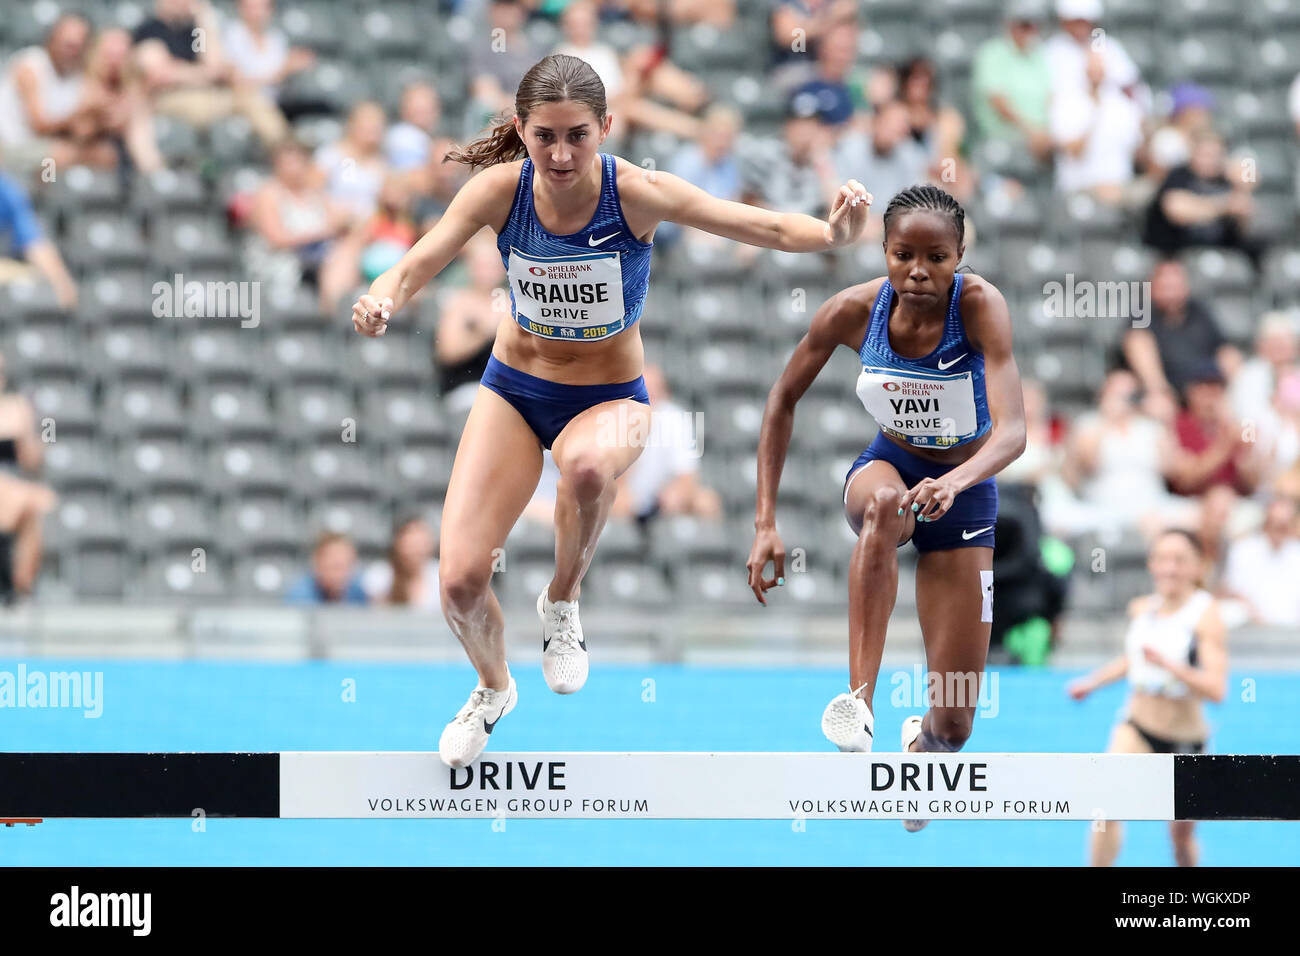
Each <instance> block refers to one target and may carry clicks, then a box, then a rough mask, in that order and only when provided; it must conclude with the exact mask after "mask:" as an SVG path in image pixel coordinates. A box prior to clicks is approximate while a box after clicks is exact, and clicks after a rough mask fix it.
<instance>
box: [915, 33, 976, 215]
mask: <svg viewBox="0 0 1300 956" xmlns="http://www.w3.org/2000/svg"><path fill="white" fill-rule="evenodd" d="M898 91H899V99H900V100H901V101H902V103H903V105H904V106H905V107H907V118H908V131H909V133H910V135H911V139H912V142H913V143H915V144H916V145H917V147H919V148H920V150H921V152H922V153H924V154H925V156H926V157H927V159H928V161H929V164H930V166H929V178H930V180H931V181H932V182H936V183H941V184H942V185H943V188H944V189H945V190H947V191H948V192H949V193H951V194H952V195H953V196H955V197H956V198H957V199H958V200H959V201H961V202H966V201H967V200H969V199H970V197H971V194H972V193H973V192H974V188H975V171H974V169H973V168H972V167H971V166H970V164H969V163H967V162H966V160H965V159H963V158H962V140H963V139H965V137H966V121H965V120H964V119H963V118H962V115H961V113H959V112H958V111H957V110H955V109H953V107H952V106H950V105H948V104H946V103H942V102H940V100H939V83H938V79H937V77H936V76H935V70H934V63H932V62H931V61H930V60H928V59H927V58H925V57H923V56H918V57H914V58H912V59H911V60H908V61H907V62H906V63H904V64H903V66H902V67H901V68H900V69H899V82H898Z"/></svg>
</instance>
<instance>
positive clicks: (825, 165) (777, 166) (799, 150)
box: [739, 94, 874, 216]
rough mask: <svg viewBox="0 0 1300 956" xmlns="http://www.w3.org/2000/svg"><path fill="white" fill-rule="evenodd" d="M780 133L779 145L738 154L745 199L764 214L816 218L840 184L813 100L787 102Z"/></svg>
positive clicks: (758, 144)
mask: <svg viewBox="0 0 1300 956" xmlns="http://www.w3.org/2000/svg"><path fill="white" fill-rule="evenodd" d="M782 133H783V135H782V138H781V140H779V141H772V140H755V141H754V142H753V143H752V144H748V145H747V147H746V148H745V149H742V150H741V151H740V153H739V157H740V162H741V169H742V173H741V177H742V179H743V181H744V198H745V200H746V201H747V202H753V203H756V204H758V205H761V206H766V207H768V208H769V209H779V210H781V211H782V212H802V213H807V214H808V215H810V216H821V215H822V214H823V212H824V211H825V210H826V209H827V208H828V207H829V204H830V197H832V196H833V195H834V194H835V190H836V189H838V188H839V183H840V182H841V181H842V180H841V179H839V178H837V174H836V170H835V163H834V161H833V159H832V155H831V150H830V143H831V133H830V130H829V127H828V126H827V124H826V122H825V121H824V119H823V117H822V113H821V105H820V103H819V102H818V99H817V97H816V96H814V95H811V94H795V95H794V96H791V97H790V99H789V101H788V102H787V104H786V119H785V126H784V128H783V131H782ZM850 175H853V176H859V173H858V172H857V171H855V172H853V173H851V174H850ZM863 182H866V180H863ZM873 188H874V187H873Z"/></svg>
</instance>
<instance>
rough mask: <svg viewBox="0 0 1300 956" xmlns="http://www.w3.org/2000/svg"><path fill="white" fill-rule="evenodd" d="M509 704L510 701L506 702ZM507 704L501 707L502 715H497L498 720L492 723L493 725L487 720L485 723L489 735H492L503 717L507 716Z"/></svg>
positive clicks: (484, 727) (484, 726)
mask: <svg viewBox="0 0 1300 956" xmlns="http://www.w3.org/2000/svg"><path fill="white" fill-rule="evenodd" d="M508 703H509V701H506V704H508ZM506 704H502V705H501V713H499V714H497V719H496V720H494V721H492V722H491V723H489V722H488V721H487V720H484V721H483V729H484V730H486V731H487V732H488V733H492V731H493V730H494V729H495V728H496V725H497V723H498V722H499V721H500V720H501V718H502V717H504V716H505V715H506Z"/></svg>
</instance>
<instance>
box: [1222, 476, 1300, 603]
mask: <svg viewBox="0 0 1300 956" xmlns="http://www.w3.org/2000/svg"><path fill="white" fill-rule="evenodd" d="M1297 530H1298V529H1297V525H1296V503H1295V502H1294V501H1292V500H1291V499H1289V498H1274V499H1273V500H1271V501H1270V502H1269V503H1268V505H1267V507H1266V508H1265V510H1264V525H1263V527H1262V528H1260V529H1259V530H1258V531H1256V532H1254V533H1252V534H1248V535H1246V536H1245V537H1241V538H1238V539H1236V540H1235V541H1233V542H1232V543H1231V544H1230V545H1229V546H1228V557H1227V562H1226V567H1225V570H1224V573H1223V580H1222V587H1221V591H1220V593H1221V594H1222V596H1223V597H1225V598H1228V599H1229V600H1228V601H1225V602H1222V603H1223V606H1224V611H1225V619H1227V620H1228V621H1229V624H1230V625H1235V624H1244V623H1246V622H1249V623H1251V624H1263V625H1267V626H1272V627H1300V587H1297V586H1296V585H1297V582H1300V537H1297Z"/></svg>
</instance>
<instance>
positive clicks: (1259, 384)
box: [1229, 311, 1300, 433]
mask: <svg viewBox="0 0 1300 956" xmlns="http://www.w3.org/2000/svg"><path fill="white" fill-rule="evenodd" d="M1297 332H1298V329H1297V323H1296V320H1295V319H1294V318H1293V317H1292V316H1291V315H1289V314H1287V313H1286V312H1280V311H1277V312H1266V313H1264V314H1263V315H1262V316H1260V318H1259V321H1258V322H1257V323H1256V325H1255V352H1254V354H1253V355H1252V356H1251V357H1250V358H1248V359H1245V360H1244V361H1243V362H1242V363H1241V367H1240V368H1238V369H1237V371H1236V373H1235V374H1234V375H1233V376H1232V382H1231V385H1230V387H1229V395H1230V397H1231V399H1232V408H1233V411H1235V412H1236V413H1237V415H1238V417H1240V418H1241V420H1242V421H1249V422H1259V423H1260V432H1261V433H1265V432H1272V431H1274V430H1275V427H1274V426H1275V425H1276V424H1277V423H1276V421H1275V419H1276V417H1277V412H1276V410H1275V409H1274V407H1273V396H1274V392H1275V391H1276V389H1277V386H1278V382H1279V381H1280V380H1281V379H1282V377H1283V376H1284V375H1285V373H1287V372H1288V371H1292V370H1294V369H1295V368H1296V359H1297V357H1300V336H1298V335H1297Z"/></svg>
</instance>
